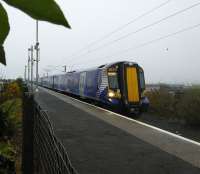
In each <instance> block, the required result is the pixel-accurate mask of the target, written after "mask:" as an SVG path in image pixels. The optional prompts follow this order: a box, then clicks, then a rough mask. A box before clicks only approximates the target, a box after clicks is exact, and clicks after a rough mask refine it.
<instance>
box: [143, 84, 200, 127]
mask: <svg viewBox="0 0 200 174" xmlns="http://www.w3.org/2000/svg"><path fill="white" fill-rule="evenodd" d="M146 95H147V97H148V98H149V101H150V108H149V110H150V112H153V113H155V114H156V115H159V116H162V117H166V118H172V119H178V120H184V121H185V122H186V123H187V124H189V125H200V88H189V89H186V90H184V91H183V93H180V94H174V93H169V91H168V90H167V89H162V88H161V89H160V90H155V91H151V92H147V93H146Z"/></svg>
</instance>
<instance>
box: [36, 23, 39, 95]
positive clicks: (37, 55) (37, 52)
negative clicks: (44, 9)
mask: <svg viewBox="0 0 200 174" xmlns="http://www.w3.org/2000/svg"><path fill="white" fill-rule="evenodd" d="M35 50H36V60H35V61H36V92H37V91H38V79H39V73H38V62H39V41H38V20H36V44H35Z"/></svg>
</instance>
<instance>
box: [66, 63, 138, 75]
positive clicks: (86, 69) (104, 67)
mask: <svg viewBox="0 0 200 174" xmlns="http://www.w3.org/2000/svg"><path fill="white" fill-rule="evenodd" d="M117 63H124V64H130V63H131V64H137V63H136V62H130V61H117V62H112V63H106V64H103V65H100V66H96V67H92V68H85V69H80V70H76V71H72V72H68V73H73V72H83V71H93V70H97V69H106V68H108V67H110V66H112V65H115V64H117Z"/></svg>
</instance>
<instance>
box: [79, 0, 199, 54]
mask: <svg viewBox="0 0 200 174" xmlns="http://www.w3.org/2000/svg"><path fill="white" fill-rule="evenodd" d="M199 5H200V2H198V3H195V4H193V5H191V6H189V7H187V8H184V9H182V10H179V11H177V12H175V13H173V14H171V15H168V16H166V17H164V18H162V19H159V20H157V21H155V22H153V23H151V24H148V25H145V26H144V27H141V28H139V29H137V30H136V31H133V32H130V33H128V34H126V35H124V36H122V37H120V38H117V39H115V40H113V41H111V42H108V43H106V44H103V45H101V46H100V47H97V48H95V49H93V50H90V51H89V52H87V53H85V54H82V55H80V56H85V55H87V54H90V53H92V52H95V51H97V50H99V49H101V48H104V47H106V46H108V45H111V44H114V43H116V42H118V41H121V40H122V39H125V38H127V37H129V36H130V35H133V34H136V33H139V32H141V31H143V30H145V29H147V28H149V27H152V26H155V25H157V24H159V23H161V22H163V21H165V20H167V19H170V18H172V17H174V16H177V15H179V14H181V13H183V12H185V11H188V10H190V9H192V8H194V7H197V6H199ZM78 57H79V56H78Z"/></svg>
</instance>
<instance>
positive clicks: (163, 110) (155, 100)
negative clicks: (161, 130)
mask: <svg viewBox="0 0 200 174" xmlns="http://www.w3.org/2000/svg"><path fill="white" fill-rule="evenodd" d="M146 96H147V97H148V99H149V101H150V108H149V109H150V112H156V113H157V114H158V115H159V116H165V117H172V116H173V113H174V103H175V99H174V97H173V96H172V95H171V94H169V93H168V91H167V90H165V89H160V90H155V91H151V92H147V93H146Z"/></svg>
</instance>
